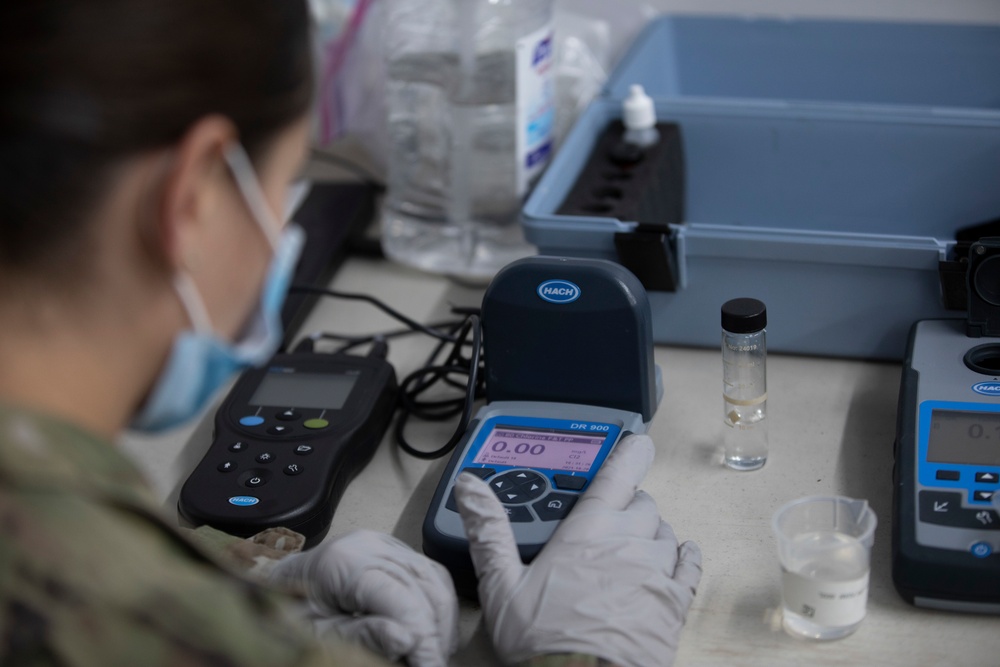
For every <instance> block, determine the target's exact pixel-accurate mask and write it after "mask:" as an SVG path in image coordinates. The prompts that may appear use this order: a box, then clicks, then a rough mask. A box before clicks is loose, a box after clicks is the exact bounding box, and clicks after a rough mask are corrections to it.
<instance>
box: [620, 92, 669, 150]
mask: <svg viewBox="0 0 1000 667" xmlns="http://www.w3.org/2000/svg"><path fill="white" fill-rule="evenodd" d="M622 124H624V125H625V135H624V136H623V137H622V139H623V140H624V141H625V143H627V144H633V145H635V146H642V147H646V146H652V145H653V144H655V143H656V142H657V141H659V140H660V133H659V132H658V131H657V129H656V110H655V109H654V108H653V100H652V99H651V98H650V97H649V95H647V94H646V91H645V90H644V89H643V87H642V86H641V85H639V84H637V83H635V84H632V85H631V86H629V89H628V97H626V98H625V99H624V100H623V101H622Z"/></svg>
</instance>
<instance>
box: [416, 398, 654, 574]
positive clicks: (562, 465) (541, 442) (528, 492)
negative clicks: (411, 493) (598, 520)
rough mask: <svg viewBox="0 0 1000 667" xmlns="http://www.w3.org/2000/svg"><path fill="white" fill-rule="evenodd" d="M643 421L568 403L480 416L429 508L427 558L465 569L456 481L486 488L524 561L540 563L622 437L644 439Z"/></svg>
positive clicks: (499, 408) (494, 408) (498, 406)
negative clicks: (470, 477)
mask: <svg viewBox="0 0 1000 667" xmlns="http://www.w3.org/2000/svg"><path fill="white" fill-rule="evenodd" d="M645 431H646V426H645V424H643V421H642V415H639V414H636V413H632V412H625V411H623V410H613V409H610V408H599V407H595V406H582V405H570V404H565V403H550V404H543V403H519V402H514V401H511V402H499V403H494V404H491V405H489V406H486V407H485V408H483V409H482V410H480V412H479V413H478V414H477V415H476V418H475V420H474V421H473V422H472V424H471V425H470V428H469V430H468V431H467V432H466V436H465V437H464V438H463V439H462V441H461V442H459V444H458V447H457V448H456V450H455V454H454V455H453V456H452V458H451V460H450V461H449V463H448V468H447V469H446V470H445V473H444V476H443V477H442V479H441V483H440V484H439V485H438V488H437V491H436V492H435V497H434V500H433V501H432V502H431V511H430V512H429V513H428V515H427V519H426V523H425V528H424V551H426V552H427V554H428V555H430V556H431V557H432V558H435V559H436V560H439V561H441V562H443V563H444V564H445V565H448V566H451V568H453V569H461V568H462V566H463V565H465V564H466V560H467V558H468V555H467V552H468V542H467V541H466V540H465V530H464V529H463V528H462V521H461V518H460V517H459V514H458V507H457V505H456V504H455V496H454V491H453V489H454V485H455V478H456V477H457V476H458V475H459V473H462V472H470V473H472V474H474V475H477V476H478V477H480V478H482V479H484V480H486V482H487V484H489V486H490V489H492V490H493V493H494V494H496V496H497V498H499V500H500V502H501V503H503V506H504V510H506V512H507V516H508V517H509V518H510V522H511V527H512V528H513V529H514V537H515V539H516V540H517V544H518V547H519V549H520V552H521V556H522V558H524V559H525V560H531V559H532V558H534V557H535V555H537V553H538V552H539V551H540V550H541V548H542V547H543V546H544V545H545V543H546V542H547V541H548V539H549V538H550V537H551V536H552V532H553V531H554V530H555V528H556V526H557V525H559V520H560V519H562V518H563V517H565V516H566V515H567V514H569V511H570V510H571V509H572V508H573V505H574V504H575V503H576V501H577V499H578V498H579V497H580V494H581V493H582V492H583V491H585V490H586V489H587V487H588V485H589V484H590V482H591V480H593V478H594V474H595V473H596V472H597V470H598V468H600V467H601V464H602V463H604V459H605V458H607V456H608V454H609V453H610V452H611V450H612V449H613V448H614V446H615V444H617V442H618V441H619V440H620V439H621V437H622V436H623V435H625V434H627V433H629V432H632V433H644V432H645Z"/></svg>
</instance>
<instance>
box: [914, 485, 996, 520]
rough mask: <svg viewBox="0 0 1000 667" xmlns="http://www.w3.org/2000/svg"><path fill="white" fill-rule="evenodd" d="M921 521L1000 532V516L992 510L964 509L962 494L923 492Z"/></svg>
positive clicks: (985, 508)
mask: <svg viewBox="0 0 1000 667" xmlns="http://www.w3.org/2000/svg"><path fill="white" fill-rule="evenodd" d="M918 498H919V505H920V520H921V521H924V522H926V523H935V524H938V525H942V526H951V527H953V528H975V529H978V530H1000V516H997V513H996V512H995V511H993V509H992V508H989V507H983V508H982V509H975V508H968V507H962V494H961V493H951V492H946V491H921V492H920V495H919V496H918Z"/></svg>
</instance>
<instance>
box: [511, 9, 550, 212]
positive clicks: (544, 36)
mask: <svg viewBox="0 0 1000 667" xmlns="http://www.w3.org/2000/svg"><path fill="white" fill-rule="evenodd" d="M554 49H555V36H554V34H553V32H552V25H551V24H549V25H545V26H543V27H541V28H539V29H538V30H536V31H534V32H532V33H530V34H528V35H525V36H524V37H522V38H521V39H519V40H517V44H516V46H515V57H516V59H517V84H516V85H517V121H516V122H517V129H516V132H517V194H518V196H520V195H523V194H524V193H525V192H527V191H528V184H529V183H531V181H532V179H534V177H535V176H536V175H537V174H538V173H540V172H541V171H542V169H543V168H544V167H545V165H546V164H547V163H548V161H549V157H550V156H551V155H552V133H553V130H554V129H555V120H556V105H555V90H554V75H553V72H554V70H553V67H554V64H555V63H554V61H555V58H554V54H555V51H554Z"/></svg>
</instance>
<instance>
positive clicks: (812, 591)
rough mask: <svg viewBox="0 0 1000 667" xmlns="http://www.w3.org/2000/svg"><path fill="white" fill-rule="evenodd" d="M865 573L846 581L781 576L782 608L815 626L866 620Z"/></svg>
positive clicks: (794, 574)
mask: <svg viewBox="0 0 1000 667" xmlns="http://www.w3.org/2000/svg"><path fill="white" fill-rule="evenodd" d="M868 575H869V573H868V572H865V574H864V576H862V577H858V578H857V579H851V580H848V581H819V580H816V579H810V578H809V577H804V576H802V575H801V574H796V573H795V572H788V571H787V570H785V571H783V572H782V574H781V595H782V597H783V598H784V602H785V608H786V609H788V610H789V611H791V612H793V613H796V614H799V615H800V616H804V617H806V618H807V619H809V620H810V621H811V622H813V623H815V624H816V625H822V626H827V627H833V628H836V627H841V626H845V625H854V624H855V623H859V622H861V619H863V618H864V617H865V607H866V606H867V602H868Z"/></svg>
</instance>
